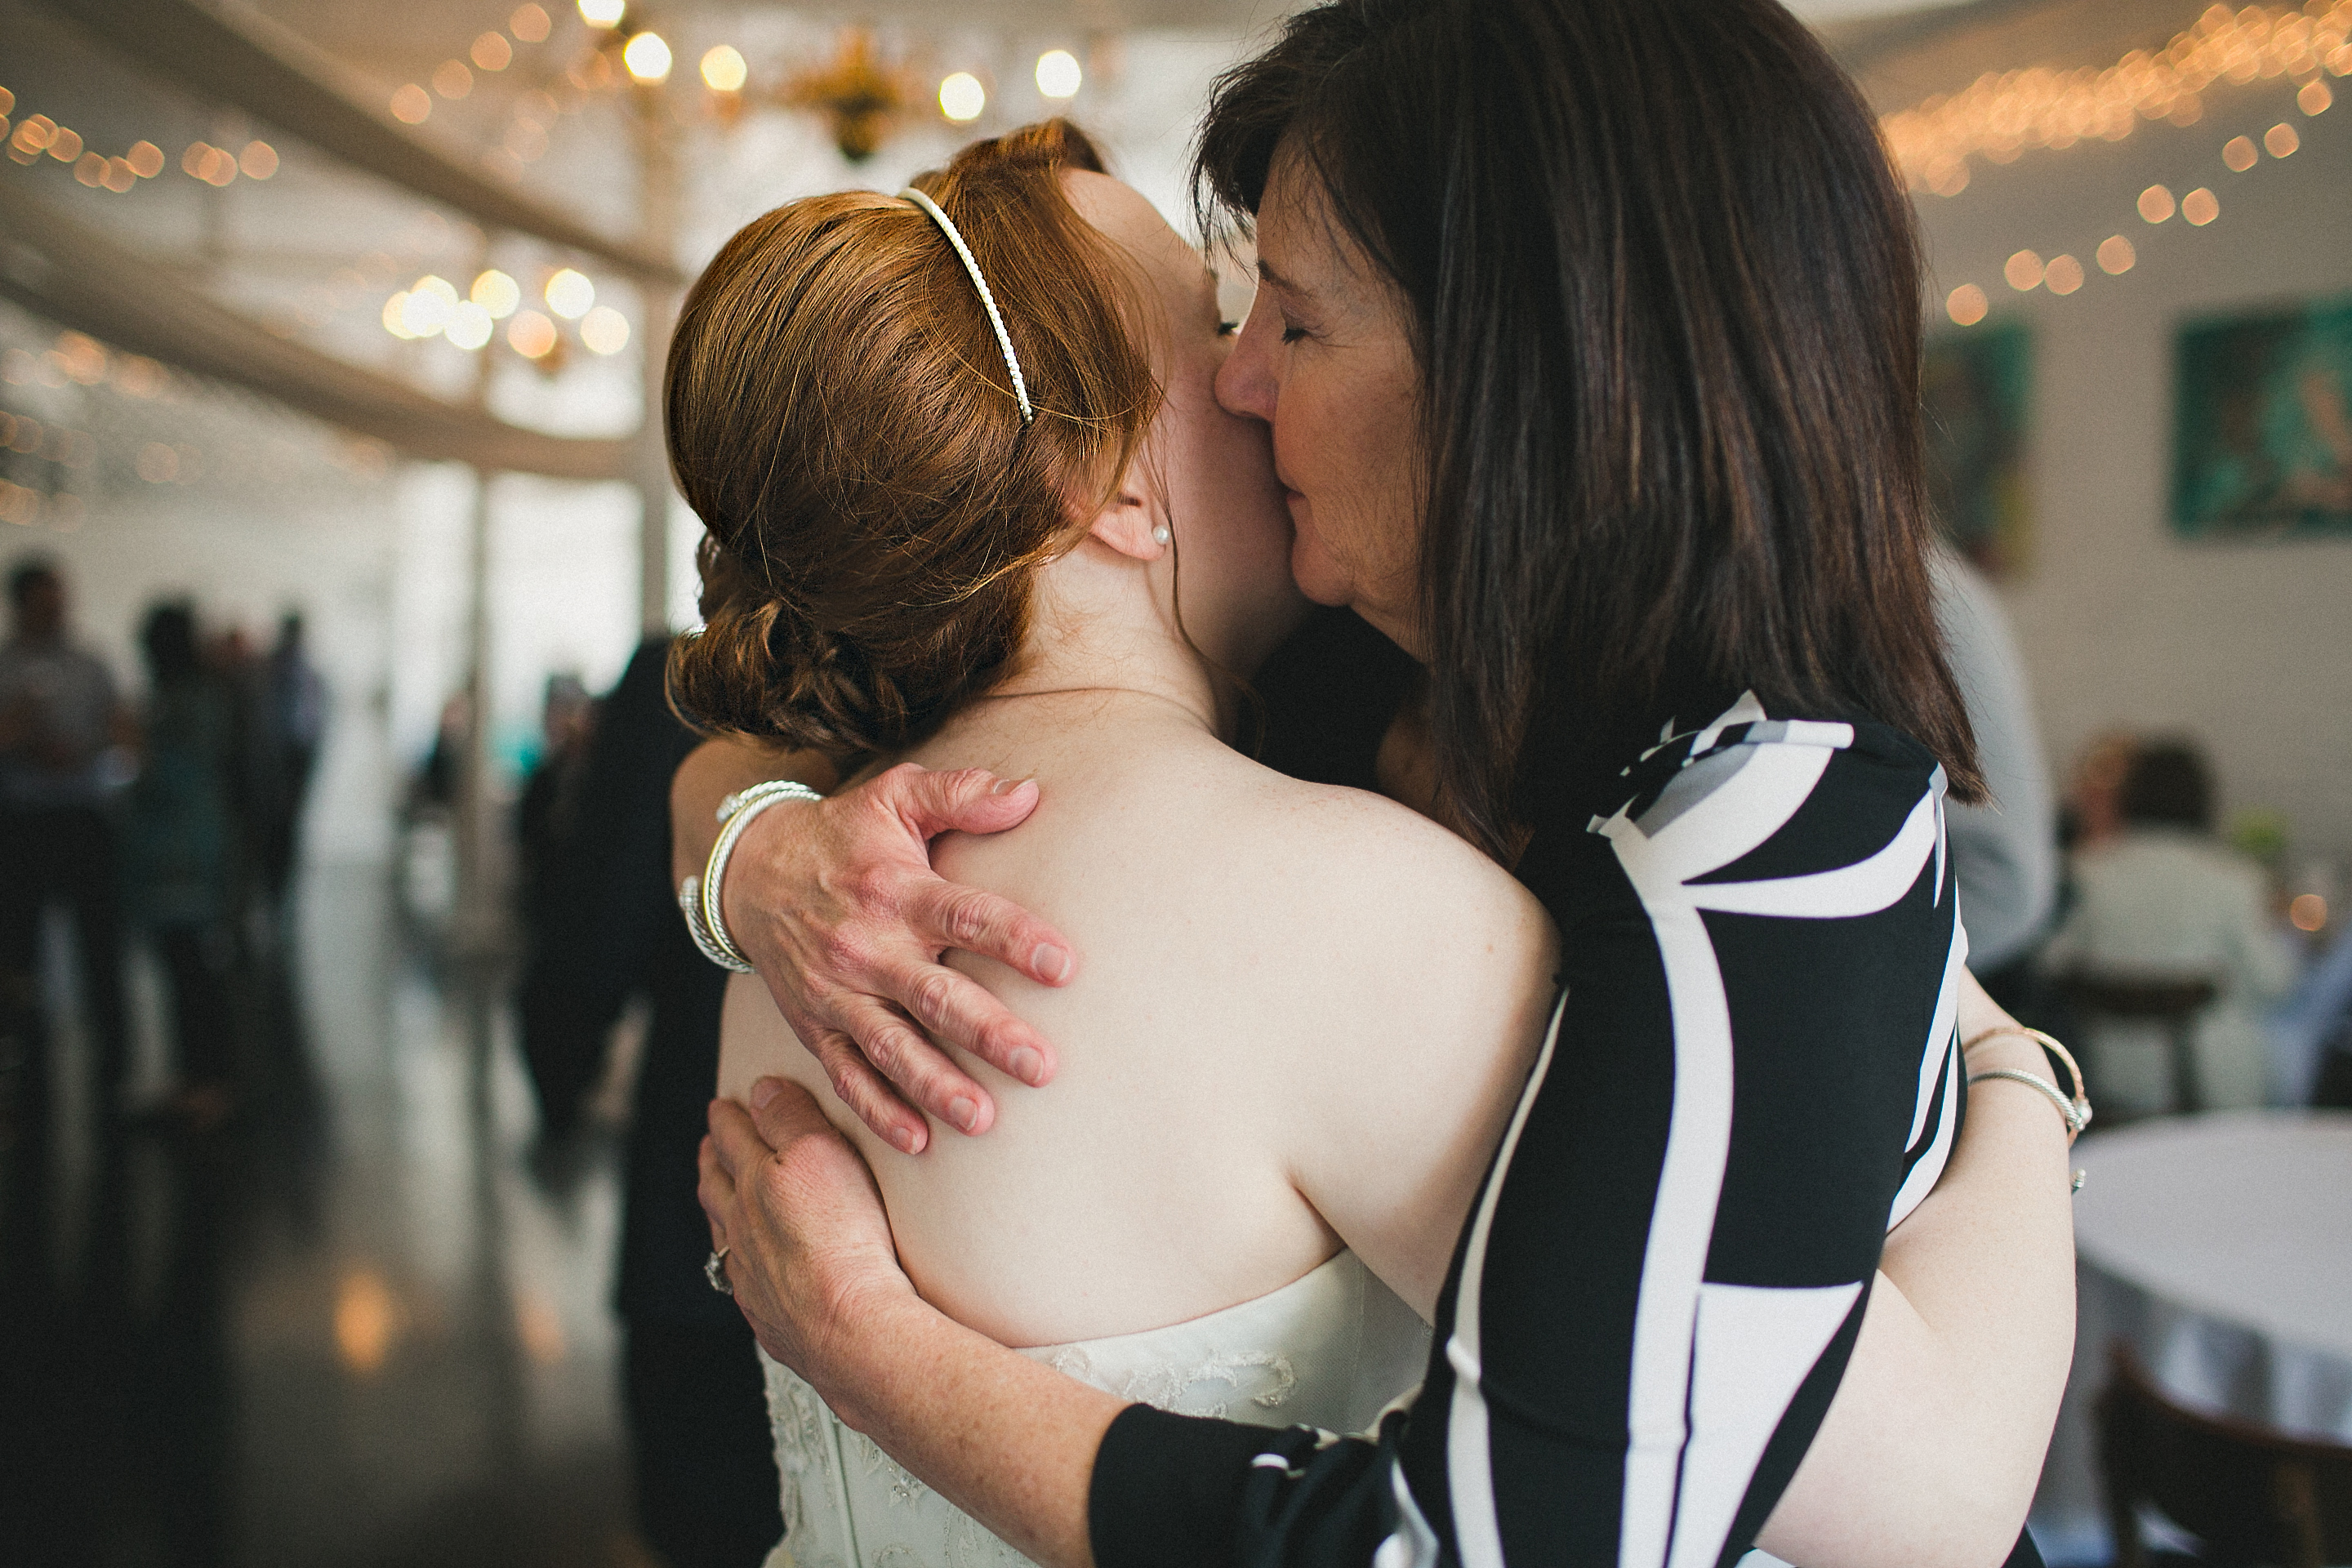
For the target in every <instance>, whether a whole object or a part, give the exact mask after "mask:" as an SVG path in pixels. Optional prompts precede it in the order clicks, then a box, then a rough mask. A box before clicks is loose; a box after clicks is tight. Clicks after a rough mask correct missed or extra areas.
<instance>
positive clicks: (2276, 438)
mask: <svg viewBox="0 0 2352 1568" xmlns="http://www.w3.org/2000/svg"><path fill="white" fill-rule="evenodd" d="M2173 366H2174V381H2175V386H2174V394H2175V395H2174V409H2175V413H2174V425H2173V442H2172V451H2173V459H2172V526H2173V529H2174V531H2177V532H2179V534H2181V535H2182V536H2183V537H2185V538H2189V539H2251V538H2277V537H2282V536H2286V537H2293V536H2299V535H2314V534H2352V295H2346V296H2342V297H2339V298H2336V299H2333V300H2318V301H2315V302H2314V303H2312V304H2310V305H2307V306H2304V307H2302V308H2300V309H2294V308H2288V309H2280V310H2264V311H2261V312H2258V313H2247V314H2241V315H2233V316H2224V317H2208V318H2204V319H2201V320H2198V321H2189V322H2186V323H2184V324H2183V325H2182V326H2181V329H2180V335H2179V340H2178V342H2176V344H2175V346H2174V353H2173Z"/></svg>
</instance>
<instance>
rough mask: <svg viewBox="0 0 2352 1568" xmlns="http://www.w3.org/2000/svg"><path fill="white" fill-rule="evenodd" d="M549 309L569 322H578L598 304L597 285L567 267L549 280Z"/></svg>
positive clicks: (546, 291) (546, 293)
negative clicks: (590, 308) (591, 307)
mask: <svg viewBox="0 0 2352 1568" xmlns="http://www.w3.org/2000/svg"><path fill="white" fill-rule="evenodd" d="M544 293H545V295H546V299H547V308H548V309H549V310H552V311H554V312H555V313H556V314H557V315H559V316H561V317H562V318H563V319H564V320H565V321H578V320H579V319H580V318H581V317H583V316H584V315H586V314H587V313H588V309H589V307H590V306H592V305H593V304H595V302H596V285H594V284H593V283H591V282H590V281H588V279H587V278H586V277H585V276H583V274H581V273H578V272H574V271H573V270H572V268H569V267H567V268H563V269H562V271H561V272H558V273H557V274H556V275H555V276H554V277H552V278H550V279H548V280H547V288H546V289H545V290H544Z"/></svg>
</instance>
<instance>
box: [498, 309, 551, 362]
mask: <svg viewBox="0 0 2352 1568" xmlns="http://www.w3.org/2000/svg"><path fill="white" fill-rule="evenodd" d="M555 344H556V331H555V323H554V322H553V321H549V320H548V319H547V318H546V317H545V316H542V315H541V314H540V313H539V312H538V311H537V310H524V311H521V312H520V313H519V314H518V315H517V316H516V317H515V319H514V320H513V321H510V322H509V323H508V324H507V345H508V346H509V348H511V349H513V350H514V352H515V353H519V354H520V355H522V357H523V358H525V359H543V358H545V357H546V355H547V353H548V352H549V351H550V350H551V349H553V348H554V347H555Z"/></svg>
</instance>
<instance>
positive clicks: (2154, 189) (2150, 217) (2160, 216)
mask: <svg viewBox="0 0 2352 1568" xmlns="http://www.w3.org/2000/svg"><path fill="white" fill-rule="evenodd" d="M2172 212H2173V201H2172V193H2171V192H2170V191H2168V190H2167V189H2165V188H2164V187H2163V186H2162V185H2150V186H2148V188H2147V189H2146V190H2144V191H2142V192H2141V193H2140V194H2139V216H2142V217H2144V218H2146V219H2147V221H2148V222H2150V223H2162V222H2164V221H2165V220H2166V219H2168V218H2169V217H2170V216H2172Z"/></svg>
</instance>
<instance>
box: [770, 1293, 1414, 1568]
mask: <svg viewBox="0 0 2352 1568" xmlns="http://www.w3.org/2000/svg"><path fill="white" fill-rule="evenodd" d="M1021 1353H1022V1354H1024V1355H1025V1356H1030V1357H1032V1358H1034V1359H1035V1360H1038V1361H1042V1362H1044V1363H1045V1364H1046V1365H1048V1366H1051V1367H1053V1368H1055V1370H1057V1371H1059V1372H1062V1373H1067V1374H1068V1375H1069V1376H1071V1377H1075V1378H1076V1379H1077V1380H1078V1381H1079V1382H1081V1383H1086V1384H1093V1385H1094V1386H1095V1387H1097V1388H1099V1389H1103V1390H1105V1391H1106V1392H1108V1393H1110V1394H1117V1395H1118V1396H1119V1397H1120V1398H1122V1399H1131V1400H1139V1401H1141V1402H1142V1403H1144V1404H1147V1405H1157V1406H1159V1407H1160V1409H1162V1410H1172V1411H1175V1412H1176V1413H1178V1414H1179V1415H1217V1416H1223V1417H1224V1418H1226V1419H1227V1420H1232V1421H1245V1422H1248V1423H1250V1424H1251V1425H1253V1426H1319V1427H1322V1428H1323V1429H1324V1430H1326V1431H1329V1432H1360V1431H1362V1430H1364V1429H1365V1428H1367V1427H1369V1426H1371V1425H1372V1423H1373V1422H1374V1421H1375V1420H1377V1419H1378V1418H1379V1415H1380V1413H1381V1408H1382V1407H1383V1406H1385V1405H1387V1404H1388V1403H1389V1402H1390V1401H1391V1400H1392V1399H1394V1398H1395V1397H1396V1396H1397V1395H1399V1394H1402V1393H1404V1392H1405V1391H1406V1390H1407V1389H1409V1388H1411V1387H1412V1385H1413V1384H1416V1383H1418V1382H1419V1381H1420V1380H1421V1375H1422V1373H1423V1370H1424V1363H1426V1362H1427V1360H1428V1357H1429V1329H1428V1326H1427V1325H1426V1324H1424V1323H1423V1322H1422V1321H1421V1320H1420V1319H1419V1318H1417V1317H1415V1316H1414V1315H1413V1312H1412V1308H1410V1307H1408V1306H1406V1305H1405V1304H1404V1303H1403V1302H1402V1300H1399V1299H1398V1298H1397V1297H1396V1295H1395V1294H1394V1293H1393V1292H1391V1290H1390V1289H1389V1288H1388V1287H1387V1286H1385V1285H1383V1284H1381V1282H1380V1281H1379V1280H1378V1279H1373V1278H1372V1275H1371V1271H1370V1270H1369V1269H1367V1268H1365V1267H1364V1266H1363V1265H1362V1264H1361V1263H1359V1262H1358V1261H1357V1260H1356V1255H1355V1254H1354V1253H1352V1252H1342V1253H1340V1254H1339V1255H1338V1256H1337V1257H1335V1258H1331V1259H1330V1260H1329V1261H1328V1262H1326V1263H1324V1264H1322V1265H1321V1266H1320V1267H1318V1268H1315V1269H1314V1270H1313V1271H1311V1272H1309V1273H1307V1274H1305V1275H1303V1276H1301V1277H1300V1278H1298V1279H1294V1280H1292V1281H1291V1282H1290V1283H1289V1284H1287V1285H1285V1286H1284V1287H1283V1288H1282V1289H1279V1290H1276V1291H1275V1292H1273V1293H1272V1294H1271V1295H1265V1296H1260V1297H1258V1298H1257V1299H1256V1300H1252V1301H1244V1302H1242V1303H1241V1304H1240V1305H1239V1306H1234V1307H1227V1308H1226V1309H1224V1310H1223V1311H1219V1312H1212V1313H1210V1314H1209V1315H1208V1316H1207V1317H1205V1318H1195V1319H1193V1320H1192V1321H1191V1322H1189V1323H1176V1324H1173V1325H1171V1326H1170V1327H1168V1328H1164V1329H1150V1330H1147V1331H1144V1332H1142V1333H1139V1334H1119V1335H1117V1336H1115V1337H1113V1338H1110V1339H1105V1340H1083V1341H1080V1342H1077V1343H1076V1344H1066V1345H1045V1346H1041V1347H1039V1348H1037V1349H1034V1350H1024V1351H1023V1352H1021ZM760 1361H761V1365H762V1367H763V1368H764V1369H765V1371H766V1373H767V1376H768V1418H769V1421H770V1423H771V1424H772V1426H773V1427H774V1429H775V1435H776V1468H777V1470H778V1471H779V1472H780V1473H781V1475H782V1482H783V1504H784V1539H783V1542H782V1544H781V1545H779V1546H778V1547H777V1548H776V1549H775V1551H774V1552H771V1553H770V1554H769V1556H768V1562H767V1568H964V1565H966V1564H991V1565H993V1564H999V1563H1005V1564H1015V1565H1018V1564H1022V1563H1027V1562H1028V1561H1029V1559H1027V1558H1025V1557H1024V1556H1022V1555H1021V1554H1020V1553H1019V1552H1015V1551H1013V1548H1011V1547H1010V1546H1007V1545H1005V1544H1004V1542H1002V1541H1000V1540H998V1539H997V1538H996V1537H995V1536H994V1535H992V1534H990V1533H989V1532H988V1531H985V1530H982V1528H981V1527H980V1525H979V1524H978V1523H977V1522H976V1521H974V1520H973V1519H972V1518H971V1516H970V1515H968V1514H966V1513H963V1512H962V1511H961V1510H957V1509H955V1508H952V1507H950V1505H949V1504H948V1503H947V1501H946V1500H944V1499H942V1498H940V1495H939V1494H938V1493H936V1492H934V1491H932V1490H931V1489H929V1487H926V1486H925V1485H923V1483H922V1482H920V1481H919V1480H917V1479H915V1478H914V1477H912V1476H910V1475H908V1473H907V1472H906V1471H905V1470H903V1469H900V1468H898V1465H896V1464H895V1463H893V1462H892V1461H891V1459H890V1458H889V1456H887V1455H886V1454H884V1453H883V1452H882V1450H881V1449H880V1448H878V1447H875V1445H874V1444H873V1443H872V1442H871V1441H870V1440H868V1439H867V1438H866V1437H865V1436H861V1435H860V1434H858V1433H856V1432H853V1431H851V1430H850V1429H849V1428H848V1427H846V1426H843V1425H842V1424H841V1422H840V1421H839V1420H838V1419H837V1418H836V1417H835V1415H834V1414H833V1412H832V1411H831V1410H829V1409H827V1408H826V1407H825V1404H824V1401H823V1400H821V1399H819V1398H818V1397H817V1396H816V1391H815V1390H814V1389H813V1388H811V1387H810V1386H809V1385H808V1384H805V1383H803V1382H802V1381H801V1380H800V1379H799V1378H798V1377H797V1376H795V1375H793V1373H790V1372H788V1371H786V1370H785V1369H784V1368H783V1367H782V1366H780V1365H778V1364H777V1363H774V1362H772V1361H770V1360H769V1359H768V1357H767V1355H766V1353H765V1352H761V1357H760ZM1006 1462H1007V1463H1009V1464H1012V1463H1018V1462H1019V1460H1018V1458H1017V1457H1016V1456H1012V1455H1008V1456H1006Z"/></svg>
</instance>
